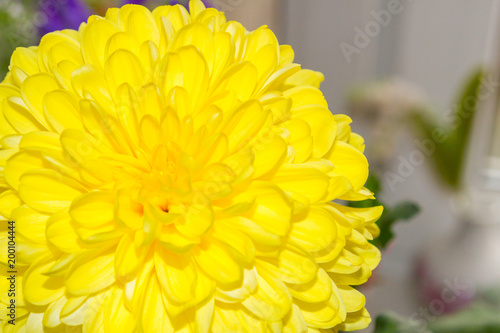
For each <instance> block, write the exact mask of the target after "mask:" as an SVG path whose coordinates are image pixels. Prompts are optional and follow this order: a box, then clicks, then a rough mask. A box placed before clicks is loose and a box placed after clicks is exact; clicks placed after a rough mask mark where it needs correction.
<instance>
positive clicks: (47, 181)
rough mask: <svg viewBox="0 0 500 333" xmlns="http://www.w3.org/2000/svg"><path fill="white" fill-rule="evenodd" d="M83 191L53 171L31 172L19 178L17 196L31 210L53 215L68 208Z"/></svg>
mask: <svg viewBox="0 0 500 333" xmlns="http://www.w3.org/2000/svg"><path fill="white" fill-rule="evenodd" d="M84 191H85V189H84V188H83V186H82V185H80V184H79V183H78V182H76V181H75V180H73V179H71V178H67V177H64V176H62V175H60V174H59V173H57V172H56V171H53V170H46V169H42V170H33V171H28V172H25V173H24V174H23V175H22V176H21V178H20V184H19V196H20V197H21V199H22V200H23V201H24V202H25V203H26V204H27V205H28V206H30V207H31V208H34V209H39V210H41V211H44V212H48V213H55V212H57V211H59V210H60V209H63V208H68V207H69V205H70V204H71V202H72V201H73V200H74V199H75V198H76V197H77V196H78V195H80V194H81V193H82V192H84Z"/></svg>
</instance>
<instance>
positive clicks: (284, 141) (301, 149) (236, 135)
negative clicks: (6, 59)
mask: <svg viewBox="0 0 500 333" xmlns="http://www.w3.org/2000/svg"><path fill="white" fill-rule="evenodd" d="M189 7H190V8H189V12H188V11H187V10H186V9H185V8H184V7H182V6H179V5H177V6H163V7H159V8H157V9H156V10H154V11H153V12H152V13H151V12H150V11H148V10H147V9H146V8H144V7H141V6H133V5H128V6H125V7H123V8H121V9H110V10H109V11H108V12H107V14H106V16H105V17H104V18H103V17H98V16H93V17H91V18H90V19H89V20H88V22H87V23H86V24H82V25H81V27H80V29H79V31H73V30H65V31H59V32H54V33H50V34H48V35H46V36H45V37H43V38H42V40H41V42H40V45H39V46H38V47H30V48H19V49H17V50H16V51H15V52H14V54H13V56H12V61H11V66H10V72H9V74H8V75H7V77H6V78H5V80H4V81H3V83H2V84H0V102H1V104H0V107H1V112H0V137H1V139H0V144H1V146H2V150H1V151H0V161H1V170H2V173H1V176H0V186H1V187H2V190H1V194H0V214H1V216H2V217H3V219H4V220H5V221H4V222H2V224H1V225H2V227H1V229H0V232H1V233H0V243H1V244H2V246H1V248H2V249H4V250H2V251H1V256H2V257H1V262H2V264H3V266H2V267H3V268H2V273H1V274H2V276H1V277H0V281H1V282H0V292H1V297H0V302H1V303H2V304H1V307H2V309H4V310H2V311H1V312H0V318H1V319H2V321H3V323H2V332H26V333H37V332H120V333H124V332H148V333H149V332H215V333H220V332H326V331H328V332H332V331H333V332H336V331H338V330H346V331H350V330H356V329H361V328H364V327H366V326H367V325H368V323H369V321H370V317H369V315H368V313H367V312H366V310H365V308H364V304H365V299H364V296H363V295H362V294H361V293H360V292H359V291H357V290H356V289H353V288H352V287H351V285H359V284H362V283H364V282H365V281H366V280H367V279H368V277H369V276H370V274H371V271H372V270H373V269H374V268H375V266H376V265H377V264H378V262H379V260H380V253H379V251H378V250H377V249H376V248H375V247H374V246H373V245H371V244H370V243H369V242H368V241H367V240H369V239H372V238H373V237H375V236H376V235H377V234H378V228H377V226H376V225H375V224H374V221H375V220H376V219H377V218H378V217H379V215H380V214H381V208H380V207H377V208H369V209H354V208H349V207H345V206H343V205H341V203H340V201H339V200H362V199H366V198H370V197H371V196H372V193H370V192H369V191H368V190H366V189H365V188H364V187H363V185H364V183H365V181H366V178H367V175H368V164H367V161H366V159H365V157H364V155H363V154H362V151H363V148H364V144H363V139H362V138H361V137H360V136H358V135H356V134H354V133H351V130H350V127H349V122H350V119H349V118H348V117H347V116H344V115H332V114H331V113H330V111H329V110H328V107H327V103H326V101H325V99H324V97H323V95H322V93H321V92H320V90H319V89H318V87H319V83H320V82H321V81H322V79H323V77H322V75H321V74H320V73H316V72H313V71H309V70H301V69H300V67H299V65H297V64H294V63H293V62H292V61H293V58H294V54H293V51H292V49H291V48H290V47H289V46H286V45H285V46H280V45H279V44H278V42H277V40H276V37H275V36H274V34H273V33H272V32H271V31H270V30H269V29H267V28H266V27H262V28H259V29H257V30H255V31H253V32H248V31H246V30H245V29H244V27H243V26H242V25H241V24H239V23H237V22H226V19H225V17H224V14H223V13H221V12H218V11H217V10H215V9H213V8H209V9H205V8H204V6H203V5H202V3H201V2H200V1H199V0H193V1H191V3H190V6H189ZM336 200H337V201H336ZM7 221H14V222H15V228H16V240H15V241H16V244H17V258H16V268H15V269H16V271H17V273H16V285H17V289H16V296H15V297H16V304H17V308H16V325H15V326H14V325H10V324H9V323H8V320H10V317H9V316H8V315H7V311H5V309H6V306H7V305H8V304H9V298H8V296H7V294H8V293H7V290H8V289H9V287H10V285H9V280H7V279H6V277H5V274H7V273H6V272H7V269H5V268H6V267H7V266H5V265H7V262H8V258H7V251H6V249H7V243H8V234H7V232H8V229H7V226H8V224H7Z"/></svg>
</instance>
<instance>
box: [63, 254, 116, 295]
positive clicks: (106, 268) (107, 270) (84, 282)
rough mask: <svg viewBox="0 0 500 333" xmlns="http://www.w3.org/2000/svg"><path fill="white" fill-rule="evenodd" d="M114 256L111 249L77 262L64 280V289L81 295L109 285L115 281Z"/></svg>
mask: <svg viewBox="0 0 500 333" xmlns="http://www.w3.org/2000/svg"><path fill="white" fill-rule="evenodd" d="M114 257H115V253H114V249H113V251H110V250H107V251H105V252H103V253H100V254H98V255H96V256H89V257H85V258H83V259H82V260H80V261H79V262H77V263H76V264H75V267H74V268H73V269H72V271H71V272H70V273H69V274H68V276H67V277H66V279H65V280H64V285H65V287H66V290H67V291H68V292H70V293H71V294H73V295H76V296H83V295H89V294H92V293H95V292H98V291H100V290H102V289H104V288H106V287H109V286H110V285H111V284H113V283H114V282H115V271H114Z"/></svg>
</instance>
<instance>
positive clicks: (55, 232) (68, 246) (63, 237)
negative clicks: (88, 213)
mask: <svg viewBox="0 0 500 333" xmlns="http://www.w3.org/2000/svg"><path fill="white" fill-rule="evenodd" d="M46 236H47V240H48V241H49V242H50V243H51V244H52V245H54V246H55V247H56V248H57V249H59V250H61V251H63V252H66V253H76V252H78V251H80V250H81V243H80V241H79V238H78V235H77V234H76V231H75V229H74V227H73V224H72V221H71V217H70V216H69V214H68V212H67V211H61V212H58V213H55V214H52V215H51V216H50V218H49V219H48V220H47V229H46Z"/></svg>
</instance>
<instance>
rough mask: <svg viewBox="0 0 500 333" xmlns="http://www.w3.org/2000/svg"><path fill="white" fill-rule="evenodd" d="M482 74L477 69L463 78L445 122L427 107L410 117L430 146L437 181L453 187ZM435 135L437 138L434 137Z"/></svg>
mask: <svg viewBox="0 0 500 333" xmlns="http://www.w3.org/2000/svg"><path fill="white" fill-rule="evenodd" d="M483 77H484V72H483V70H482V69H479V70H477V71H475V72H474V73H473V74H472V75H471V77H470V78H469V79H468V80H467V81H466V84H465V85H464V88H463V89H462V91H461V93H460V94H459V98H458V100H457V102H456V103H455V105H454V106H453V107H452V108H451V109H450V111H446V113H445V116H446V118H445V119H446V120H447V122H446V123H442V122H438V121H437V120H436V119H434V118H433V117H431V116H430V114H431V113H435V112H429V111H428V110H416V111H414V112H413V113H412V116H411V120H412V121H413V124H414V125H415V127H416V128H417V129H418V130H419V132H420V134H421V137H422V140H426V142H427V143H428V145H430V146H432V152H431V156H432V160H433V161H434V165H435V168H436V171H437V173H438V175H439V178H440V180H443V181H444V182H445V183H446V184H448V185H449V186H450V187H452V188H453V189H455V190H456V189H458V188H459V187H460V181H461V173H462V166H463V162H464V161H463V160H464V155H465V150H466V148H467V142H468V140H469V136H470V131H471V128H472V121H473V118H474V115H475V113H476V110H477V104H478V101H479V92H480V88H481V82H482V80H483ZM450 116H451V117H450ZM436 133H439V135H436ZM437 137H439V139H436V138H437Z"/></svg>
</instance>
